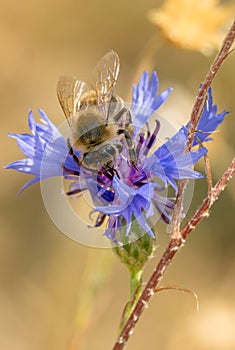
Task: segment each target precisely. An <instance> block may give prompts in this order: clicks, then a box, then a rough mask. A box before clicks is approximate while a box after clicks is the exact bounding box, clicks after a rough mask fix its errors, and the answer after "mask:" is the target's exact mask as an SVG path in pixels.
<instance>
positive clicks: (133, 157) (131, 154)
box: [118, 129, 138, 170]
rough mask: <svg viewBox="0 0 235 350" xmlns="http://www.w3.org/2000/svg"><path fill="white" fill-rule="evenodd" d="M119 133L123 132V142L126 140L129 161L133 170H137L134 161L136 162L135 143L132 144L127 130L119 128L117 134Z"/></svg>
mask: <svg viewBox="0 0 235 350" xmlns="http://www.w3.org/2000/svg"><path fill="white" fill-rule="evenodd" d="M121 134H124V136H125V142H126V146H127V149H128V152H129V158H130V163H131V165H132V166H133V168H134V169H135V170H138V168H137V166H136V163H137V156H136V150H135V145H134V142H133V140H132V138H131V135H130V133H129V132H128V131H127V130H125V129H119V130H118V135H121Z"/></svg>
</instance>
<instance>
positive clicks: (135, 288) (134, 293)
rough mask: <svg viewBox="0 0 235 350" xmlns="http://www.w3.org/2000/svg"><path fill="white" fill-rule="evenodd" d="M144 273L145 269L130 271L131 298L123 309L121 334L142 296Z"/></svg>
mask: <svg viewBox="0 0 235 350" xmlns="http://www.w3.org/2000/svg"><path fill="white" fill-rule="evenodd" d="M142 275H143V270H132V271H130V300H129V302H128V303H127V304H126V307H125V309H124V311H123V315H122V320H121V323H120V327H119V334H121V332H122V330H123V328H124V327H125V325H126V322H127V320H128V319H129V317H130V315H131V313H132V311H133V310H134V308H135V306H136V304H137V302H138V300H139V298H140V296H141V292H142V290H141V286H142Z"/></svg>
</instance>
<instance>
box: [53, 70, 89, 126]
mask: <svg viewBox="0 0 235 350" xmlns="http://www.w3.org/2000/svg"><path fill="white" fill-rule="evenodd" d="M86 90H87V85H86V84H85V83H84V82H83V81H80V80H77V79H76V78H73V77H68V76H61V77H60V78H59V81H58V84H57V96H58V99H59V102H60V105H61V108H62V109H63V112H64V114H65V116H66V118H67V120H68V123H69V124H71V119H70V118H71V117H72V116H74V115H75V114H76V113H77V112H78V111H79V108H80V98H81V96H82V94H83V93H84V92H85V91H86Z"/></svg>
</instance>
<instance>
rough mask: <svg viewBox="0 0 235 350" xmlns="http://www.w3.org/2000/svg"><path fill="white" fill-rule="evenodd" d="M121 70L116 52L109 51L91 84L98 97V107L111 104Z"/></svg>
mask: <svg viewBox="0 0 235 350" xmlns="http://www.w3.org/2000/svg"><path fill="white" fill-rule="evenodd" d="M119 68H120V60H119V56H118V54H117V53H116V52H115V51H109V52H108V53H107V54H106V55H104V56H103V57H102V58H101V60H100V61H99V62H98V63H97V65H96V67H95V70H94V72H93V74H92V76H91V78H90V80H89V84H90V86H91V89H92V90H94V91H95V93H96V95H97V103H98V105H103V104H106V103H109V102H110V100H111V98H112V95H113V90H114V87H115V85H116V82H117V78H118V74H119Z"/></svg>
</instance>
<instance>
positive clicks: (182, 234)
mask: <svg viewBox="0 0 235 350" xmlns="http://www.w3.org/2000/svg"><path fill="white" fill-rule="evenodd" d="M234 39H235V21H234V23H233V25H232V27H231V29H230V30H229V32H228V34H227V36H226V38H225V40H224V42H223V45H222V47H221V50H220V51H219V53H218V55H217V56H216V58H215V60H214V62H213V64H212V65H211V67H210V70H209V71H208V73H207V75H206V77H205V80H204V82H203V83H202V85H201V88H200V90H199V93H198V96H197V99H196V101H195V104H194V107H193V110H192V114H191V119H190V126H189V133H188V142H187V146H186V152H189V151H190V150H191V148H192V142H193V137H194V133H195V131H196V129H197V125H198V122H199V119H200V116H201V112H202V109H203V106H204V103H205V101H206V96H207V90H208V87H209V86H210V85H211V83H212V81H213V79H214V77H215V75H216V73H217V72H218V70H219V68H220V66H221V65H222V63H223V61H224V60H225V58H226V57H227V56H228V54H229V52H230V48H231V46H232V44H233V41H234ZM234 172H235V158H234V159H233V161H232V163H231V164H230V166H229V167H228V169H227V170H226V172H225V173H224V174H223V176H222V177H221V179H220V180H219V181H218V182H217V183H216V185H215V186H214V187H213V188H212V189H211V193H210V194H209V195H208V196H207V197H206V198H205V199H204V201H203V202H202V204H201V206H200V207H199V209H198V210H197V211H196V212H195V214H194V215H193V216H192V218H191V219H190V220H189V221H188V222H187V224H186V225H185V226H184V227H183V229H182V230H181V231H180V222H181V210H182V203H183V194H184V189H185V186H186V184H187V182H186V181H185V180H182V181H179V189H178V196H177V202H176V208H175V212H174V216H173V226H172V227H173V234H172V235H171V239H170V242H169V244H168V247H167V248H166V250H165V252H164V253H163V255H162V258H161V259H160V261H159V263H158V265H157V266H156V268H155V270H154V271H153V274H152V276H151V277H150V279H149V281H148V283H147V285H146V287H145V288H144V290H143V292H142V294H141V296H140V298H139V300H138V302H137V304H136V306H135V308H134V310H133V312H132V313H131V315H130V317H129V319H128V320H127V323H126V325H125V326H124V328H123V330H122V332H121V334H120V336H119V337H118V339H117V341H116V343H115V345H114V347H113V350H122V349H124V347H125V345H126V343H127V341H128V339H129V337H130V335H131V334H132V333H133V330H134V327H135V325H136V323H137V322H138V320H139V318H140V316H141V314H142V313H143V311H144V309H145V308H147V307H148V302H149V300H150V298H151V297H152V296H153V295H154V294H155V291H156V287H157V285H158V283H159V282H160V280H161V278H162V276H163V275H164V273H165V271H166V270H167V268H168V267H169V265H170V264H171V262H172V260H173V258H174V256H175V255H176V253H177V252H178V251H179V249H180V248H181V247H183V245H184V244H185V241H186V238H187V237H188V235H189V234H190V233H191V231H192V230H193V229H194V228H195V227H196V226H197V225H198V224H199V223H200V222H201V221H202V219H203V218H204V217H208V216H209V209H210V208H211V207H212V205H213V204H214V203H215V201H216V200H217V199H218V197H219V196H220V194H221V192H222V191H223V190H224V189H225V187H226V185H227V184H228V182H229V180H231V178H232V176H233V174H234Z"/></svg>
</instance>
